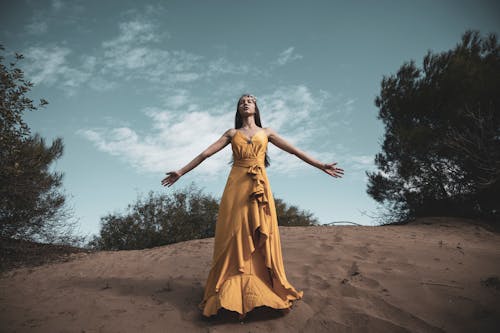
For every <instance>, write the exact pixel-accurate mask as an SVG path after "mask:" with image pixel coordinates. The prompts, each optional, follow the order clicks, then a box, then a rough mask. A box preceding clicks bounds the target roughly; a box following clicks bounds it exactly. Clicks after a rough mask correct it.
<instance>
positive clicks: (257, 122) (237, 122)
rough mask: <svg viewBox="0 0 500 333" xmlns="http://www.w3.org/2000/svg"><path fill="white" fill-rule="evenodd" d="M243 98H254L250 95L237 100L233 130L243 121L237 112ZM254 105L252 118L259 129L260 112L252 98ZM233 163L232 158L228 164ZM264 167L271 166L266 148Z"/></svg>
mask: <svg viewBox="0 0 500 333" xmlns="http://www.w3.org/2000/svg"><path fill="white" fill-rule="evenodd" d="M243 97H254V96H253V95H250V94H243V95H241V96H240V98H239V99H238V103H237V104H236V115H235V116H234V128H235V129H238V128H241V126H242V125H243V121H242V120H241V116H240V113H239V112H238V106H239V105H240V101H241V99H242V98H243ZM254 103H255V116H254V119H255V124H256V125H257V126H259V127H260V128H262V124H261V122H260V111H259V107H258V106H257V101H256V100H255V97H254ZM233 162H234V156H233V159H232V160H231V162H230V163H233ZM264 165H265V166H266V167H268V166H269V165H271V163H269V156H268V155H267V148H266V157H265V160H264Z"/></svg>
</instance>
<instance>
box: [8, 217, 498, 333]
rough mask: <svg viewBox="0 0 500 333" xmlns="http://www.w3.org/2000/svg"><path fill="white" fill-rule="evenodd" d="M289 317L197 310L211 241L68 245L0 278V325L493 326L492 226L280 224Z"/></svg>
mask: <svg viewBox="0 0 500 333" xmlns="http://www.w3.org/2000/svg"><path fill="white" fill-rule="evenodd" d="M280 235H281V239H282V246H283V257H284V264H285V269H286V273H287V277H288V279H289V281H290V282H291V283H292V284H293V285H294V286H296V287H297V289H299V290H303V291H304V298H303V299H302V300H300V301H298V302H296V304H295V305H294V307H293V309H292V310H291V312H289V313H288V314H285V315H283V314H281V313H277V312H276V311H275V310H271V309H268V308H265V307H263V308H257V309H255V310H254V311H252V312H250V313H249V314H248V315H247V318H246V319H245V320H244V321H243V322H242V323H240V322H239V321H238V319H237V315H236V313H234V312H230V311H225V310H221V311H220V312H219V315H218V316H217V317H213V318H212V319H204V317H202V316H201V314H200V312H199V310H198V309H197V304H198V302H199V301H200V300H201V297H202V293H203V284H204V283H205V279H206V277H207V275H208V271H209V265H210V260H211V255H212V246H213V238H210V239H203V240H193V241H188V242H182V243H178V244H173V245H169V246H162V247H157V248H154V249H147V250H140V251H117V252H112V251H104V252H97V253H91V254H87V253H79V254H74V255H73V256H74V260H72V261H69V262H62V263H49V264H45V265H43V266H38V267H34V268H18V269H14V270H10V271H8V272H6V273H4V274H3V275H2V276H1V278H0V310H1V312H0V313H1V314H0V331H1V332H78V333H82V332H86V333H88V332H139V331H141V332H270V331H276V332H285V331H290V332H493V331H494V329H495V328H497V327H499V325H500V297H499V296H500V283H499V280H498V279H499V277H500V234H499V233H497V232H492V231H488V230H487V229H485V228H483V227H481V226H479V225H477V224H470V223H464V222H463V220H456V219H447V218H427V219H422V220H419V221H417V223H412V224H411V225H403V226H381V227H357V226H336V227H327V226H322V227H288V228H287V227H280Z"/></svg>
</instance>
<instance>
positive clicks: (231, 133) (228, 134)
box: [223, 128, 236, 139]
mask: <svg viewBox="0 0 500 333" xmlns="http://www.w3.org/2000/svg"><path fill="white" fill-rule="evenodd" d="M235 134H236V129H235V128H230V129H228V130H227V131H225V132H224V134H223V136H225V137H228V138H229V139H232V137H233V136H234V135H235Z"/></svg>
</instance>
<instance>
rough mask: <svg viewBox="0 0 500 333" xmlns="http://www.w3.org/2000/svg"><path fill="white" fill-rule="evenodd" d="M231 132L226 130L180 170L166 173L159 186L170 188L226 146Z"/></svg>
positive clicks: (229, 140)
mask: <svg viewBox="0 0 500 333" xmlns="http://www.w3.org/2000/svg"><path fill="white" fill-rule="evenodd" d="M231 131H234V129H228V130H227V131H226V132H225V133H224V134H222V136H221V137H220V138H219V139H218V140H217V141H215V142H214V143H212V144H211V145H210V146H209V147H208V148H207V149H205V150H204V151H202V152H201V153H200V154H199V155H198V156H196V157H195V158H194V159H193V160H192V161H191V162H189V163H188V164H186V165H185V166H184V167H183V168H182V169H179V170H177V171H169V172H166V175H167V177H165V178H163V179H162V181H161V184H162V185H163V186H168V187H170V186H172V184H174V183H175V182H176V181H177V180H178V179H179V178H180V177H181V176H183V175H185V174H186V173H188V172H189V171H191V170H193V169H194V168H196V167H197V166H198V165H199V164H200V163H201V162H203V161H204V160H205V159H206V158H208V157H210V156H212V155H213V154H215V153H216V152H218V151H219V150H221V149H222V148H224V147H225V146H227V145H228V144H229V143H230V142H231Z"/></svg>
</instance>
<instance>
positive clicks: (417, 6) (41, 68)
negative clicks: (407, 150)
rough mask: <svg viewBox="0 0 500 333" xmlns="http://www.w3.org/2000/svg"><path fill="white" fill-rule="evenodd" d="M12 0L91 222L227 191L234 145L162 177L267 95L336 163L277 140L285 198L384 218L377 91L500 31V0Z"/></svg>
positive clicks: (2, 15)
mask: <svg viewBox="0 0 500 333" xmlns="http://www.w3.org/2000/svg"><path fill="white" fill-rule="evenodd" d="M0 2H1V10H0V28H1V29H0V43H1V44H3V46H4V47H5V48H6V50H7V52H8V53H10V54H12V53H13V52H19V53H22V54H23V55H24V56H25V59H24V60H23V61H21V62H20V63H19V64H18V66H19V67H20V68H21V69H22V70H23V71H24V72H25V74H26V77H27V78H28V79H29V80H30V81H32V82H33V83H34V87H33V88H32V90H31V93H30V97H31V98H33V99H35V100H38V99H39V98H45V99H46V100H48V101H49V105H47V106H46V107H45V108H43V109H40V110H37V111H35V112H27V113H25V115H24V119H25V121H26V122H27V123H28V125H29V126H30V128H31V130H32V133H35V132H36V133H40V134H41V135H42V136H43V137H44V138H45V139H46V142H47V144H50V143H51V142H52V140H53V139H55V138H57V137H60V138H62V139H63V142H64V154H63V156H62V157H61V158H60V159H58V160H57V161H56V162H55V163H54V164H53V165H52V166H51V170H54V171H58V172H63V173H64V178H63V191H64V193H66V195H67V202H68V205H69V206H70V207H71V208H72V210H73V211H74V216H75V219H77V220H78V224H79V229H78V232H79V233H80V234H81V235H92V234H96V235H97V234H98V233H99V230H100V221H101V220H100V219H101V217H104V216H105V215H107V214H121V213H124V212H126V207H127V205H129V204H133V203H134V202H136V200H137V199H138V198H139V197H142V196H144V195H145V194H147V193H148V192H149V191H154V192H156V193H171V192H173V191H175V190H178V189H183V188H185V187H187V186H189V184H191V183H194V184H195V185H196V186H198V187H199V188H201V189H202V190H203V192H205V193H206V194H211V195H213V196H215V197H217V198H220V197H221V195H222V192H223V190H224V186H225V184H226V181H227V176H228V174H229V171H230V165H229V164H228V162H229V161H230V160H231V146H230V145H228V146H226V147H225V148H224V149H223V150H221V151H220V152H218V153H217V154H215V155H212V156H211V157H209V158H208V159H206V160H205V161H204V162H203V163H201V164H200V165H199V166H198V167H197V168H195V169H193V170H191V171H190V172H188V173H187V174H185V175H184V176H183V177H181V178H180V179H179V180H178V181H177V182H176V183H175V184H174V185H173V186H172V187H169V188H167V187H163V186H162V185H161V180H162V179H163V178H164V177H165V173H166V172H168V171H173V170H178V169H180V168H182V167H183V166H184V165H186V164H187V163H189V162H190V161H191V160H192V159H193V158H195V157H196V156H197V155H198V154H199V153H201V152H202V151H203V150H204V149H206V148H207V147H208V146H209V145H211V144H212V143H213V142H215V141H216V140H217V139H219V138H220V136H221V135H222V134H223V133H224V132H225V131H226V130H227V129H229V128H233V127H234V115H235V112H236V103H237V100H238V98H239V97H240V96H241V95H242V94H244V93H250V94H253V95H255V96H256V97H257V103H258V106H259V109H260V112H261V120H262V126H263V127H271V128H273V129H274V130H275V131H276V132H277V133H278V134H279V135H280V136H281V137H283V138H284V139H285V140H287V141H288V142H290V143H291V144H293V145H294V146H295V147H297V148H299V149H301V150H303V151H304V152H306V153H307V154H308V155H310V156H312V157H314V158H316V159H318V160H320V161H322V162H323V163H332V162H337V163H338V165H337V166H338V167H341V168H343V169H344V170H345V175H344V177H343V178H340V179H338V178H333V177H331V176H329V175H327V174H326V173H324V172H323V171H321V170H319V169H317V168H314V167H312V166H311V165H309V164H307V163H305V162H304V161H302V160H301V159H299V158H298V157H297V156H295V155H291V154H289V153H286V152H284V151H282V150H280V149H279V148H277V147H276V146H274V145H273V144H272V143H269V146H268V154H269V157H270V161H271V165H270V167H268V168H267V173H268V176H269V182H270V186H271V188H272V191H273V195H274V196H275V197H276V198H280V199H282V200H284V201H285V202H286V203H287V204H289V205H296V206H298V207H299V208H300V209H303V210H305V211H308V212H310V213H313V214H314V216H315V217H316V218H317V219H318V221H319V222H320V223H321V224H325V223H330V222H335V221H350V222H355V223H359V224H362V225H376V219H375V218H374V216H376V214H377V212H379V211H380V207H379V206H378V204H377V203H376V202H375V201H374V200H373V199H372V198H370V197H369V196H368V195H367V193H366V189H367V180H368V179H367V176H366V171H374V170H376V167H375V165H374V157H375V155H376V154H377V153H378V152H380V151H381V142H382V140H383V135H384V127H383V124H382V122H381V121H380V120H379V119H377V114H378V109H377V108H376V106H375V104H374V100H375V98H376V97H377V95H378V94H379V92H380V88H381V86H380V84H381V80H382V78H383V77H384V76H389V75H393V74H395V73H396V72H397V70H398V69H399V68H400V66H401V65H403V64H404V63H405V62H408V61H411V60H414V61H415V62H416V64H417V65H418V66H421V64H422V60H423V57H424V56H425V54H426V53H427V52H428V51H431V52H434V53H437V52H443V51H447V50H449V49H451V48H453V47H454V46H455V45H456V44H457V43H458V42H459V41H460V38H461V36H462V34H463V33H464V32H465V31H466V30H467V29H474V30H479V31H480V32H481V34H482V35H483V36H485V35H486V34H488V33H495V34H497V35H498V34H499V32H500V5H499V2H497V1H458V0H457V1H445V0H441V1H429V0H423V1H407V0H397V1H396V0H394V1H238V0H232V1H191V0H182V1H181V0H179V1H131V0H120V1H119V0H115V1H83V0H75V1H62V0H52V1H49V0H46V1H44V0H40V1H35V0H29V1H27V0H20V1H4V0H0Z"/></svg>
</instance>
